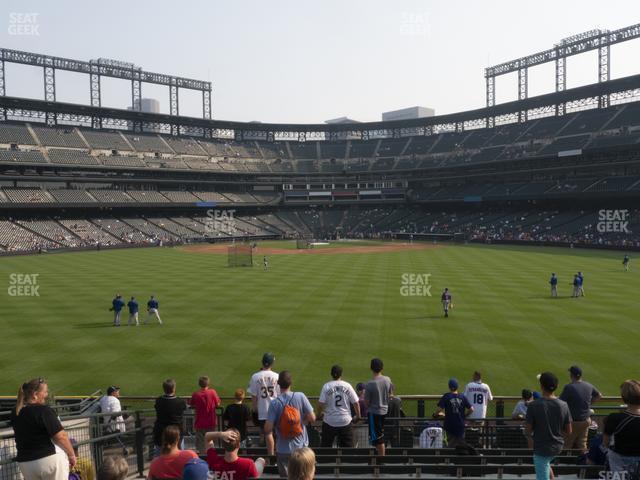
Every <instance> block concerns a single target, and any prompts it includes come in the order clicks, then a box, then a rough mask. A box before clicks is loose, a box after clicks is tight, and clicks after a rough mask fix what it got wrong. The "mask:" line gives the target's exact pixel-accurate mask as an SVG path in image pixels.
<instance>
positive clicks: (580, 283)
mask: <svg viewBox="0 0 640 480" xmlns="http://www.w3.org/2000/svg"><path fill="white" fill-rule="evenodd" d="M578 293H579V296H581V297H584V276H583V275H582V272H578Z"/></svg>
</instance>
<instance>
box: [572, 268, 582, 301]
mask: <svg viewBox="0 0 640 480" xmlns="http://www.w3.org/2000/svg"><path fill="white" fill-rule="evenodd" d="M572 285H573V293H572V294H571V297H572V298H578V296H579V294H580V279H579V278H578V274H577V273H576V274H575V275H574V276H573V282H572Z"/></svg>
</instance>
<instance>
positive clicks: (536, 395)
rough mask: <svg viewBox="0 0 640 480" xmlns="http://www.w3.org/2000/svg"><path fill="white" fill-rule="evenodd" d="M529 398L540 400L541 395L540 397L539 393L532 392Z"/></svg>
mask: <svg viewBox="0 0 640 480" xmlns="http://www.w3.org/2000/svg"><path fill="white" fill-rule="evenodd" d="M531 396H532V397H533V399H534V400H538V399H539V398H542V395H540V392H532V393H531Z"/></svg>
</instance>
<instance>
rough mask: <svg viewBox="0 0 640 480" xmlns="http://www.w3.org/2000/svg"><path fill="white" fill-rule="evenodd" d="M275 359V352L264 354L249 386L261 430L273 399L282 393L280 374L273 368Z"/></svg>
mask: <svg viewBox="0 0 640 480" xmlns="http://www.w3.org/2000/svg"><path fill="white" fill-rule="evenodd" d="M275 359H276V357H275V356H274V355H273V353H265V354H264V355H263V356H262V368H261V369H260V371H259V372H256V373H254V374H253V375H252V376H251V380H250V381H249V387H248V388H247V391H248V392H249V393H250V394H251V402H252V404H253V414H254V423H255V424H256V425H257V426H258V427H260V431H263V430H264V423H265V422H266V420H267V413H268V412H269V405H271V401H272V400H273V399H275V398H276V397H277V396H278V395H280V387H279V386H278V374H277V373H276V372H274V371H272V370H271V367H272V366H273V362H274V361H275Z"/></svg>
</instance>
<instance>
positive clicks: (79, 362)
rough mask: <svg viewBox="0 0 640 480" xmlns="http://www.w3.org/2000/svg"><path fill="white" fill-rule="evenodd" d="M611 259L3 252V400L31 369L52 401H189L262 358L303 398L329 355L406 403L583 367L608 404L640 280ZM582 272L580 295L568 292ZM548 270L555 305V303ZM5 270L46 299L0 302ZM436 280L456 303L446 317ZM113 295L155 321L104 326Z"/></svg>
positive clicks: (572, 255) (472, 252)
mask: <svg viewBox="0 0 640 480" xmlns="http://www.w3.org/2000/svg"><path fill="white" fill-rule="evenodd" d="M351 243H353V242H351ZM265 245H266V244H265ZM292 245H294V243H293V242H289V243H285V244H283V243H275V244H273V243H269V246H278V247H283V248H284V247H286V248H291V246H292ZM621 260H622V254H621V253H616V252H599V251H588V250H568V249H553V248H533V247H531V248H518V247H495V246H442V247H440V248H437V249H430V250H421V251H401V252H389V253H375V254H335V255H327V254H325V255H294V254H291V255H289V254H286V255H277V256H275V255H274V256H270V259H269V261H270V269H269V271H264V270H263V269H262V266H261V256H259V258H258V261H257V262H256V266H255V267H253V268H235V269H230V268H227V266H226V262H227V258H226V255H215V254H202V253H192V252H185V251H183V250H181V249H179V248H162V249H160V248H156V249H153V248H149V249H126V250H110V251H102V252H84V253H64V254H51V255H39V256H22V257H5V258H0V275H1V278H2V282H3V285H4V288H3V292H2V296H1V299H0V322H1V324H2V329H1V330H0V332H1V334H2V348H1V349H0V371H1V375H0V378H2V382H0V394H5V395H7V394H9V395H10V394H15V391H16V390H17V388H18V386H19V385H20V383H21V382H23V381H25V380H26V379H28V378H30V377H34V376H43V377H46V378H47V379H48V380H49V384H50V389H51V390H52V391H53V392H54V393H55V394H59V395H62V394H86V393H90V392H92V391H94V390H95V389H97V388H102V389H103V390H104V389H105V388H106V387H107V385H110V384H117V385H119V386H121V387H122V394H123V395H133V394H139V395H155V394H159V392H160V385H161V382H162V380H163V379H164V378H167V377H175V378H176V379H177V381H178V393H179V394H188V393H190V392H191V391H192V390H193V389H194V388H195V386H196V381H197V377H198V376H199V375H203V374H207V375H209V376H210V377H211V378H212V381H213V385H214V386H215V387H216V388H217V389H218V391H219V393H221V394H224V395H228V394H231V393H232V392H233V390H234V389H235V388H238V387H246V385H247V383H248V380H249V377H250V375H251V374H252V373H253V372H254V371H256V370H257V369H258V368H259V363H260V359H261V357H262V353H263V352H265V351H272V352H274V353H275V354H276V364H275V369H276V370H281V369H285V368H286V369H290V370H291V371H292V373H293V376H294V389H299V390H303V391H305V392H306V393H307V394H309V395H318V394H319V392H320V388H321V386H322V384H323V383H324V382H325V381H327V380H328V378H329V369H330V367H331V365H332V364H333V363H336V362H337V363H340V364H341V365H343V367H344V370H345V378H346V379H347V380H349V381H352V382H354V383H355V382H358V381H363V380H365V379H367V378H369V376H370V372H369V370H368V366H369V360H370V359H371V358H372V357H374V356H379V357H381V358H382V359H383V360H384V362H385V367H386V368H385V372H386V374H388V375H389V376H391V378H392V379H393V381H394V383H395V385H396V389H397V391H398V392H399V393H400V394H420V393H430V394H437V393H442V392H443V391H444V390H446V383H447V379H448V378H449V377H451V376H457V377H458V378H459V379H461V381H462V380H467V379H468V378H469V377H470V376H471V373H472V372H473V370H475V369H479V370H482V371H483V372H484V374H485V379H486V381H487V382H488V383H489V384H490V385H491V386H492V388H493V390H494V393H495V394H502V395H514V394H515V395H517V394H518V393H519V392H520V390H521V389H522V388H523V387H529V388H533V387H535V386H536V385H535V384H536V374H537V373H539V372H540V371H542V370H546V369H549V370H552V371H555V372H556V373H557V374H558V375H559V377H560V379H561V381H564V380H566V369H567V368H568V367H569V366H570V365H571V364H574V363H577V364H579V365H581V366H582V367H583V369H584V371H585V378H586V379H587V380H590V381H592V382H593V383H595V384H596V385H597V386H598V387H600V389H601V390H602V391H603V393H605V394H608V395H617V393H618V385H619V384H620V382H621V381H622V380H624V379H625V378H628V377H636V378H637V377H639V376H640V374H639V372H638V367H637V363H636V358H637V347H638V344H639V342H638V333H637V332H638V328H637V324H638V321H639V320H638V318H639V317H638V306H639V303H640V301H639V300H638V291H640V277H639V276H638V274H637V272H635V271H632V272H628V273H625V272H623V271H622V265H621ZM632 266H633V261H632ZM577 270H581V271H583V272H584V274H585V290H586V294H587V296H586V297H585V298H580V299H572V298H569V295H570V290H571V286H570V281H571V277H572V275H573V273H575V272H576V271H577ZM552 271H553V272H556V273H557V274H558V275H559V277H560V295H561V298H559V299H551V298H550V297H549V289H548V285H547V281H548V277H549V275H550V273H551V272H552ZM12 273H30V274H39V278H38V284H39V294H40V296H38V297H12V296H9V295H8V289H7V287H8V286H9V282H10V279H11V277H10V275H11V274H12ZM404 273H415V274H430V275H431V277H430V282H431V284H432V290H431V292H432V295H433V296H432V297H404V296H402V295H400V287H401V281H402V274H404ZM444 287H449V288H450V289H451V291H452V294H453V300H454V304H455V309H454V310H453V311H452V314H451V316H450V318H448V319H444V318H443V317H442V312H441V306H440V302H439V295H440V292H441V290H442V289H443V288H444ZM116 292H120V293H122V294H123V295H124V296H125V297H128V296H131V295H132V294H134V295H135V296H136V297H138V300H139V301H140V302H141V303H142V304H146V301H147V299H148V297H149V295H150V294H155V295H156V296H157V297H158V299H159V301H160V312H161V315H162V318H163V320H164V321H165V325H164V326H159V325H157V324H150V325H147V326H140V327H137V328H136V327H127V326H126V316H124V315H123V318H124V323H125V326H122V327H120V328H114V327H112V326H111V324H112V314H111V313H110V312H109V311H108V308H109V306H110V304H111V299H112V297H113V295H114V294H115V293H116ZM145 315H146V312H144V311H143V312H141V319H144V318H145Z"/></svg>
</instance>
